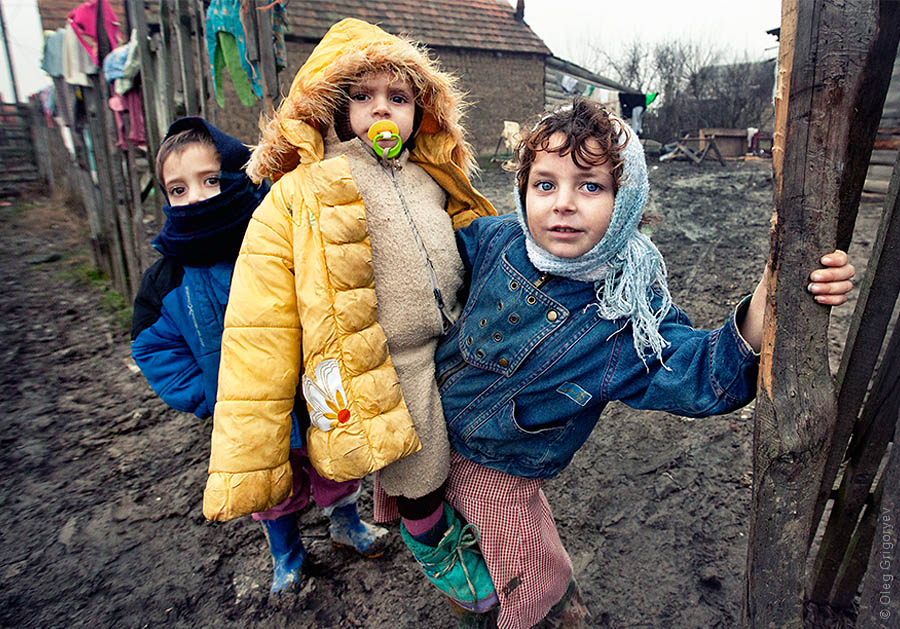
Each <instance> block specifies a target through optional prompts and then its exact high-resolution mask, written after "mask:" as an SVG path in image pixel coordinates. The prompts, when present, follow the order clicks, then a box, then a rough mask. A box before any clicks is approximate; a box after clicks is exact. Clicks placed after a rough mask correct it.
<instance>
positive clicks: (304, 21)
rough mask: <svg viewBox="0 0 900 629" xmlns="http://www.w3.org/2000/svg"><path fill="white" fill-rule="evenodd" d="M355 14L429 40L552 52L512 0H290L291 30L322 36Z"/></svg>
mask: <svg viewBox="0 0 900 629" xmlns="http://www.w3.org/2000/svg"><path fill="white" fill-rule="evenodd" d="M345 17H356V18H360V19H362V20H366V21H367V22H371V23H373V24H377V25H379V26H380V27H381V28H383V29H384V30H386V31H388V32H389V33H394V34H398V35H400V34H402V35H409V36H410V37H412V38H413V39H416V40H419V41H422V42H424V43H425V44H427V45H429V46H446V47H458V48H477V49H481V50H505V51H511V52H531V53H538V54H544V55H549V54H550V49H549V48H547V46H546V45H545V44H544V42H543V41H542V40H541V38H540V37H538V36H537V35H535V34H534V31H532V30H531V28H529V26H528V25H527V24H526V23H525V22H520V21H518V20H516V18H515V8H514V7H513V6H512V5H511V4H510V3H509V1H508V0H388V1H382V0H291V1H290V2H289V3H288V4H287V19H288V24H290V28H291V30H290V35H291V36H293V37H299V38H301V39H306V40H313V41H316V40H319V39H321V37H322V35H324V34H325V31H327V30H328V28H329V27H330V26H331V25H332V24H334V23H335V22H337V21H339V20H341V19H343V18H345Z"/></svg>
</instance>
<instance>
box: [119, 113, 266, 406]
mask: <svg viewBox="0 0 900 629" xmlns="http://www.w3.org/2000/svg"><path fill="white" fill-rule="evenodd" d="M191 128H201V129H205V130H206V132H208V133H209V135H210V136H211V137H212V139H213V142H214V144H215V146H216V150H217V151H218V153H219V159H220V163H221V172H220V189H221V191H220V193H219V194H217V195H216V196H214V197H212V198H209V199H206V200H204V201H200V202H199V203H194V204H191V205H184V206H177V207H171V206H167V207H165V208H164V211H165V213H166V223H165V225H164V226H163V229H162V231H161V233H160V234H159V236H158V237H157V238H156V239H155V240H154V241H153V246H154V247H155V248H156V249H157V250H158V251H160V253H162V255H163V257H162V259H160V260H159V261H157V262H156V263H155V264H154V265H153V266H151V267H150V268H149V269H147V271H146V272H145V273H144V277H143V279H142V281H141V287H140V290H139V291H138V295H137V298H136V299H135V302H134V318H133V321H132V329H131V341H132V342H131V355H132V357H133V358H134V361H135V363H137V365H138V367H139V368H140V369H141V371H142V372H143V374H144V376H145V377H146V378H147V381H148V382H149V383H150V386H151V387H152V388H153V390H154V391H155V392H156V393H157V395H159V396H160V397H161V398H162V399H163V401H164V402H166V404H168V405H169V406H171V407H172V408H175V409H177V410H180V411H185V412H190V413H194V414H195V415H197V417H201V418H204V417H209V416H210V415H211V414H212V410H213V408H214V406H215V403H216V389H217V385H218V374H219V354H220V348H221V344H222V330H223V328H224V320H225V306H226V304H227V303H228V292H229V288H230V285H231V274H232V270H233V269H234V261H235V259H236V258H237V254H238V251H239V250H240V246H241V241H242V239H243V236H244V231H246V228H247V224H248V223H249V221H250V217H251V215H252V214H253V211H254V210H255V209H256V206H257V205H259V203H260V202H261V201H262V200H263V198H264V197H265V195H266V192H267V191H268V185H266V184H262V185H260V186H257V185H255V184H253V182H251V181H250V178H249V177H247V175H246V174H244V172H243V170H242V168H243V166H244V164H246V163H247V161H248V160H249V159H250V151H249V150H248V149H247V147H246V146H244V145H243V144H242V143H241V142H239V141H238V140H236V139H235V138H233V137H231V136H229V135H227V134H225V133H222V132H221V131H219V130H218V129H216V128H215V127H213V126H212V125H211V124H209V123H208V122H206V121H205V120H204V119H202V118H196V117H192V118H181V119H179V120H177V121H175V122H174V123H172V125H171V126H170V127H169V130H168V132H167V133H166V137H167V138H168V137H170V136H173V135H175V134H176V133H179V132H181V131H185V130H187V129H191Z"/></svg>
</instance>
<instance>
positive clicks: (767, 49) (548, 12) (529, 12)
mask: <svg viewBox="0 0 900 629" xmlns="http://www.w3.org/2000/svg"><path fill="white" fill-rule="evenodd" d="M322 1H325V0H322ZM0 2H2V5H3V14H4V17H5V19H6V26H7V31H8V32H7V37H8V38H9V41H10V46H11V48H12V58H13V61H14V62H15V67H16V80H17V84H18V88H19V96H20V98H25V97H26V96H27V95H28V94H31V93H33V92H35V91H37V90H39V89H41V88H42V87H44V86H45V85H48V84H49V82H50V81H49V79H48V78H47V76H46V75H45V74H44V73H43V71H41V69H40V63H41V54H42V48H43V40H42V36H41V28H40V22H39V20H38V17H37V3H36V2H35V0H0ZM509 2H510V4H512V5H513V6H515V4H516V0H509ZM75 4H77V2H76V0H73V1H72V5H73V6H75ZM288 11H290V5H288ZM525 21H526V22H528V25H529V26H531V28H532V29H533V30H534V32H535V33H537V34H538V36H540V37H541V38H542V39H543V40H544V42H546V44H547V45H548V46H549V47H550V49H551V50H552V51H553V53H554V54H555V55H557V56H559V57H562V58H564V59H567V60H569V61H573V62H575V63H580V64H582V65H584V64H585V63H586V60H587V57H586V56H585V52H584V50H585V47H586V44H587V43H590V44H592V45H594V46H600V47H601V48H603V49H604V50H605V51H606V52H607V53H609V54H610V55H612V56H613V57H615V56H616V55H615V50H616V48H617V47H622V46H623V45H625V44H627V43H628V42H632V41H634V40H635V39H640V40H641V41H643V42H646V43H648V44H649V43H654V42H657V41H661V40H670V39H674V38H680V39H686V40H689V41H693V42H698V43H708V44H709V45H710V46H713V47H716V48H721V49H722V51H724V52H726V53H727V52H734V53H735V55H741V54H743V53H745V52H746V53H747V55H748V57H749V58H750V59H764V58H767V57H774V56H775V55H776V54H777V42H776V40H775V38H774V37H772V36H771V35H767V34H766V31H767V30H769V29H772V28H775V27H777V26H778V25H779V24H780V23H781V0H617V1H610V0H525ZM0 93H2V94H3V97H4V100H11V99H12V89H11V88H10V82H9V73H8V72H7V63H6V54H5V52H4V51H3V50H2V48H0Z"/></svg>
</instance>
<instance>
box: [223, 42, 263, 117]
mask: <svg viewBox="0 0 900 629" xmlns="http://www.w3.org/2000/svg"><path fill="white" fill-rule="evenodd" d="M216 38H217V41H218V44H219V45H218V46H216V53H215V58H214V59H213V72H214V73H215V84H216V102H217V103H219V107H221V108H223V109H224V108H225V90H224V87H223V85H222V68H223V67H224V68H225V69H226V70H228V76H230V77H231V82H232V83H234V89H235V91H236V92H237V95H238V98H240V99H241V104H242V105H243V106H244V107H252V106H253V105H255V104H256V94H254V93H253V87H252V86H251V85H250V79H249V78H248V77H247V73H246V72H244V67H243V66H242V65H241V53H240V50H238V45H237V40H236V39H235V38H234V35H232V34H231V33H226V32H225V31H219V32H218V33H216Z"/></svg>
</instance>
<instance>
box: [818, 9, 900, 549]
mask: <svg viewBox="0 0 900 629" xmlns="http://www.w3.org/2000/svg"><path fill="white" fill-rule="evenodd" d="M878 11H879V15H878V31H877V33H876V43H875V47H874V49H873V53H875V54H877V55H878V56H877V57H875V56H874V55H873V58H872V60H871V61H872V62H871V64H870V68H871V71H869V70H866V71H865V72H866V73H865V74H864V75H863V76H861V77H859V82H860V83H861V85H862V90H861V91H860V95H859V98H858V99H857V101H856V105H855V106H856V108H857V115H856V116H855V120H858V122H856V123H855V127H856V128H855V130H854V131H852V133H855V134H856V136H857V137H858V138H859V139H860V141H859V142H857V143H855V144H854V143H851V145H850V146H849V147H848V149H847V154H846V157H845V159H846V160H847V161H845V162H844V163H846V164H847V165H848V170H847V173H846V175H845V177H844V179H843V180H842V181H841V189H840V192H839V199H840V207H841V216H840V218H839V224H838V234H837V240H838V242H837V245H838V247H841V248H844V249H846V248H847V245H848V244H849V242H850V239H849V233H850V232H849V231H848V227H847V225H846V223H847V222H849V221H848V219H849V216H848V213H849V212H850V210H851V208H852V209H853V213H854V216H855V211H856V208H857V207H858V204H859V199H860V195H861V194H862V185H863V182H864V181H865V177H866V172H867V170H868V161H869V158H870V156H871V153H872V146H873V143H874V137H875V135H876V133H877V130H878V129H877V127H878V121H879V120H880V119H881V110H882V108H883V106H884V100H885V96H886V95H887V90H888V84H889V82H890V76H891V71H892V68H893V64H894V59H895V58H896V54H897V46H898V40H900V2H888V1H882V2H880V3H879V4H878ZM869 138H872V140H869ZM860 160H865V161H862V162H861V161H860ZM897 178H898V170H897V166H896V165H895V167H894V175H893V179H895V180H896V179H897ZM891 199H893V200H891ZM851 203H852V204H853V205H852V206H851V205H849V204H851ZM896 203H897V199H896V190H895V191H894V194H893V196H891V191H890V189H889V190H888V196H887V198H886V200H885V206H884V207H885V214H888V213H889V212H895V211H896V210H895V209H894V208H895V206H896ZM898 214H900V213H898ZM897 220H898V221H900V218H898V219H897ZM882 227H883V228H886V227H887V226H886V224H885V217H883V218H882ZM850 229H851V231H852V226H851V227H850ZM896 230H900V225H898V226H897V227H896V228H892V230H891V231H890V232H886V233H885V234H884V237H885V238H886V240H881V241H879V242H880V243H881V245H880V246H882V247H883V246H884V245H885V244H887V249H886V250H885V249H877V250H876V251H874V252H873V255H872V256H871V257H870V259H869V266H870V267H871V268H882V267H881V265H880V264H879V263H878V261H879V259H880V258H881V256H882V255H884V256H885V264H886V266H885V267H883V269H882V271H881V272H879V273H878V274H877V275H876V274H875V273H872V272H870V273H869V274H867V277H866V278H865V282H866V283H864V284H863V287H864V288H866V291H865V292H863V291H860V299H859V300H858V301H857V305H856V310H855V312H854V318H853V320H852V322H851V325H850V331H849V333H848V335H847V343H846V345H845V347H844V352H843V355H842V356H841V365H840V368H839V369H838V375H837V383H838V391H839V393H838V411H837V424H836V425H835V427H834V431H833V434H832V437H831V440H830V443H829V447H828V456H827V459H826V463H825V471H824V473H823V475H822V480H821V483H820V485H819V490H818V495H817V496H816V505H815V512H814V518H815V520H816V521H818V520H819V518H821V516H822V513H823V512H824V509H825V503H826V501H827V500H828V496H829V495H830V494H831V490H832V487H833V486H834V480H835V478H836V477H837V473H838V468H839V467H840V465H841V461H842V460H843V458H844V450H845V449H846V447H847V441H848V440H849V438H850V432H851V430H852V429H853V424H854V422H855V421H856V418H857V416H858V412H859V408H860V406H861V405H862V401H863V399H864V398H865V395H866V390H867V388H868V384H869V380H870V379H871V377H872V371H873V370H874V368H875V360H876V359H877V357H878V350H879V349H880V347H881V342H882V339H883V338H884V333H885V330H886V329H887V326H888V322H889V321H890V318H891V311H892V310H893V304H892V303H886V300H885V297H884V296H885V295H887V294H896V292H897V289H898V287H900V277H898V274H897V272H896V269H897V268H900V267H898V266H897V265H898V264H900V252H898V251H897V250H896V249H895V248H894V247H897V246H898V243H900V234H897V233H896ZM869 288H871V289H873V290H869ZM870 297H871V299H870ZM863 322H865V325H862V323H863ZM810 541H811V540H810Z"/></svg>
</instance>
